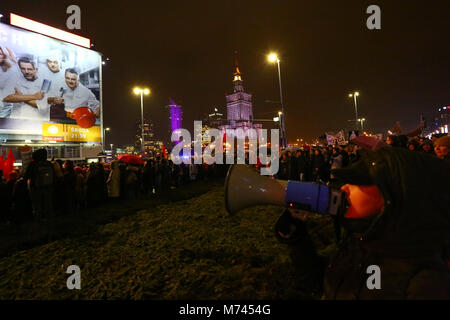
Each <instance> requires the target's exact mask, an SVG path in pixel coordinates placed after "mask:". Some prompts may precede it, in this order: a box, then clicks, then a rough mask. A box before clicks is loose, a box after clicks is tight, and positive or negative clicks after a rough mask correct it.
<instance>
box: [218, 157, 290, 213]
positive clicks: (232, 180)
mask: <svg viewBox="0 0 450 320" xmlns="http://www.w3.org/2000/svg"><path fill="white" fill-rule="evenodd" d="M286 186H287V181H283V180H275V179H271V178H268V177H266V176H262V175H260V174H259V172H258V171H256V170H254V169H253V168H252V167H250V166H249V165H244V164H234V165H232V166H231V167H230V169H228V173H227V177H226V180H225V207H226V209H227V211H228V213H230V214H233V213H236V212H238V211H240V210H242V209H245V208H248V207H252V206H255V205H263V204H273V205H279V206H284V205H285V194H286Z"/></svg>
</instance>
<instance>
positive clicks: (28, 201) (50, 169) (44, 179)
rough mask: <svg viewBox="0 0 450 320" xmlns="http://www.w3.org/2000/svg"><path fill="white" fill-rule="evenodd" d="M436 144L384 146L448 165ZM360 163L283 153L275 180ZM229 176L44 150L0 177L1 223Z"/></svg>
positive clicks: (312, 152)
mask: <svg viewBox="0 0 450 320" xmlns="http://www.w3.org/2000/svg"><path fill="white" fill-rule="evenodd" d="M433 140H434V141H432V140H427V139H425V138H421V137H415V138H410V139H409V140H408V138H407V137H405V136H388V137H387V139H386V143H387V144H389V145H391V146H393V147H398V148H407V149H409V150H411V151H414V152H423V153H429V154H431V155H433V156H437V157H439V158H443V159H447V160H449V159H450V155H449V150H450V136H442V137H439V138H438V137H433ZM358 159H359V153H358V146H357V145H355V144H348V145H344V146H342V145H339V146H316V147H309V146H308V147H304V148H298V149H296V150H294V149H287V150H284V151H282V152H281V157H280V162H279V170H278V173H277V174H276V175H275V178H277V179H281V180H299V181H310V182H324V183H327V182H328V181H330V180H331V179H332V178H333V176H332V174H331V170H332V169H340V168H345V167H347V166H349V165H351V164H352V163H354V162H356V161H357V160H358ZM226 171H227V165H216V164H213V165H207V164H205V163H204V164H202V165H198V164H193V163H192V164H184V163H182V164H180V165H175V164H174V163H173V162H172V161H170V160H168V159H166V158H164V157H157V158H152V159H149V160H148V161H146V162H145V163H144V164H139V165H138V164H132V163H125V162H122V161H118V160H113V161H112V162H111V163H108V164H106V163H99V162H97V163H90V164H87V163H85V162H84V163H83V162H80V163H76V162H74V161H71V160H66V161H62V160H52V161H48V160H47V151H46V149H39V150H36V151H35V152H34V153H33V161H32V162H31V163H30V165H28V167H27V168H26V170H19V169H16V170H13V171H12V172H11V173H10V174H9V177H7V178H8V179H5V178H4V177H3V174H2V173H1V174H0V177H1V178H0V197H1V199H0V201H1V203H2V204H3V205H2V214H1V215H0V223H11V222H13V223H21V222H23V221H26V220H30V219H35V220H46V219H48V218H51V217H54V216H57V215H63V214H66V213H68V214H70V213H74V212H78V211H80V210H83V209H85V208H91V207H96V206H99V205H101V204H103V203H105V202H107V201H114V200H115V199H126V200H135V199H139V198H142V197H148V196H158V195H160V194H164V193H167V192H168V191H169V190H171V189H175V188H177V187H179V186H182V185H186V184H188V183H190V182H191V181H194V180H199V179H200V180H207V179H214V178H216V177H224V176H225V174H226Z"/></svg>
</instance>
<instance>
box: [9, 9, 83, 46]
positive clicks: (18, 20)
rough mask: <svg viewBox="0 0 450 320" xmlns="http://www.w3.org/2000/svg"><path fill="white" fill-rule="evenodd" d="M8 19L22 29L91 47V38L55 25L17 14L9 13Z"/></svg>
mask: <svg viewBox="0 0 450 320" xmlns="http://www.w3.org/2000/svg"><path fill="white" fill-rule="evenodd" d="M10 21H11V24H12V25H13V26H17V27H20V28H22V29H27V30H30V31H34V32H37V33H40V34H43V35H46V36H49V37H52V38H56V39H59V40H63V41H66V42H70V43H73V44H77V45H79V46H82V47H86V48H90V47H91V40H90V39H88V38H85V37H82V36H79V35H76V34H73V33H70V32H67V31H63V30H60V29H58V28H55V27H50V26H48V25H46V24H43V23H40V22H37V21H34V20H31V19H27V18H24V17H21V16H19V15H17V14H14V13H11V14H10Z"/></svg>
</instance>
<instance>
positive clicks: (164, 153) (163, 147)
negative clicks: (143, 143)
mask: <svg viewBox="0 0 450 320" xmlns="http://www.w3.org/2000/svg"><path fill="white" fill-rule="evenodd" d="M162 154H163V157H164V159H166V158H167V154H166V146H165V145H163V146H162Z"/></svg>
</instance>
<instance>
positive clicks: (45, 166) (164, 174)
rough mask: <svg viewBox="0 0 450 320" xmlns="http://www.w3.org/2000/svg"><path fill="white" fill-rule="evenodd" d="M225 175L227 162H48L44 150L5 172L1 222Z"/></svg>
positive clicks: (43, 217)
mask: <svg viewBox="0 0 450 320" xmlns="http://www.w3.org/2000/svg"><path fill="white" fill-rule="evenodd" d="M225 173H226V168H224V166H218V165H215V164H213V165H207V164H202V165H198V164H190V165H185V164H183V163H182V164H180V165H175V164H174V163H173V162H172V161H170V160H167V159H165V158H163V157H156V158H152V159H149V160H148V161H146V162H145V163H144V164H132V163H126V162H122V161H118V160H113V161H112V162H111V163H101V162H95V163H90V164H87V163H81V162H80V163H75V162H74V161H72V160H66V161H62V160H51V161H48V160H47V150H46V149H44V148H43V149H38V150H36V151H35V152H33V161H32V162H31V163H30V164H29V165H28V167H27V168H26V169H25V170H19V169H17V170H13V171H12V172H11V173H10V174H9V177H8V179H7V180H6V179H4V178H3V173H2V172H0V177H2V178H0V197H1V198H2V199H0V201H1V203H2V213H1V215H0V223H8V224H9V223H22V222H24V221H27V220H28V221H29V220H31V219H34V220H37V221H42V220H44V221H45V220H48V219H49V218H52V217H55V216H60V215H64V214H71V213H74V212H79V211H80V210H84V209H86V208H93V207H97V206H100V205H102V204H104V203H106V202H111V201H118V200H119V201H120V200H136V199H142V198H148V197H152V196H153V197H157V196H160V195H164V194H167V192H169V191H170V190H173V189H176V188H178V187H180V186H183V185H187V184H189V183H190V182H192V181H195V180H212V179H215V178H216V177H219V176H224V175H225Z"/></svg>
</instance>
